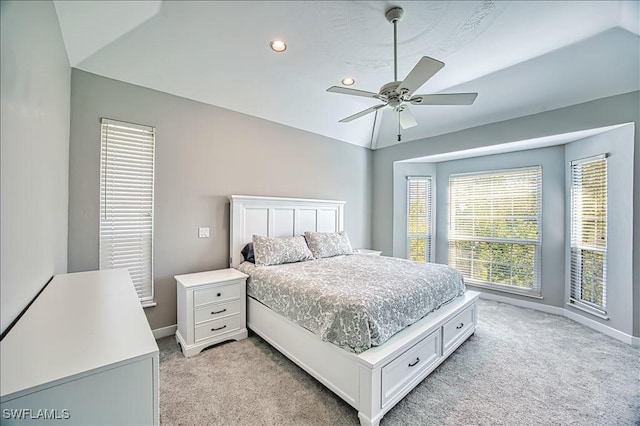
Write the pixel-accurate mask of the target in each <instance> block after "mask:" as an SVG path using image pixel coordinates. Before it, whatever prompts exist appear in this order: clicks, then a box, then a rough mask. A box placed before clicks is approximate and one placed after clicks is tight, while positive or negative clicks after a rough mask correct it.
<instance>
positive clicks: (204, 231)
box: [198, 228, 209, 238]
mask: <svg viewBox="0 0 640 426" xmlns="http://www.w3.org/2000/svg"><path fill="white" fill-rule="evenodd" d="M198 238H209V228H198Z"/></svg>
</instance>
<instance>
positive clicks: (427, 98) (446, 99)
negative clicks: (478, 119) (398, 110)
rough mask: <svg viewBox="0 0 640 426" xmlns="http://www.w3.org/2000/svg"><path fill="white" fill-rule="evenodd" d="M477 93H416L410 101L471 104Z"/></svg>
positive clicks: (420, 103) (414, 103) (436, 103)
mask: <svg viewBox="0 0 640 426" xmlns="http://www.w3.org/2000/svg"><path fill="white" fill-rule="evenodd" d="M477 96H478V94H477V93H441V94H437V95H415V96H413V97H412V98H411V99H409V102H411V103H412V104H413V105H471V104H472V103H473V102H474V101H475V100H476V97H477Z"/></svg>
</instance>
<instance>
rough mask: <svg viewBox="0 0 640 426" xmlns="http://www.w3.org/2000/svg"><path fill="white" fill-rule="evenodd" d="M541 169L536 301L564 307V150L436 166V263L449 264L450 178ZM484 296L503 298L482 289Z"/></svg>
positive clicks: (482, 158) (505, 155) (544, 149)
mask: <svg viewBox="0 0 640 426" xmlns="http://www.w3.org/2000/svg"><path fill="white" fill-rule="evenodd" d="M538 165H541V166H542V249H541V262H540V263H541V271H540V272H541V280H540V282H541V285H542V288H541V290H542V297H543V299H542V300H536V301H537V302H540V303H544V304H546V305H552V306H562V304H563V301H564V250H565V245H564V234H565V233H564V229H565V222H564V213H565V210H564V199H565V197H564V147H563V146H554V147H550V148H541V149H533V150H527V151H520V152H513V153H508V154H499V155H489V156H486V157H477V158H467V159H464V160H456V161H447V162H443V163H438V164H437V169H438V174H437V180H438V186H437V190H436V191H437V193H436V196H437V197H438V200H439V202H438V203H437V204H436V211H437V217H438V218H439V220H437V222H436V234H437V238H436V261H437V262H438V263H444V264H446V263H447V262H448V248H449V246H448V243H449V240H448V226H449V224H448V216H449V176H450V175H452V174H456V173H471V172H482V171H490V170H501V169H514V168H518V167H527V166H538ZM481 291H483V292H485V293H495V294H500V295H504V293H501V292H495V291H493V290H490V289H486V288H483V289H481ZM509 297H514V298H521V299H524V300H532V299H531V298H529V297H526V296H520V295H515V294H509Z"/></svg>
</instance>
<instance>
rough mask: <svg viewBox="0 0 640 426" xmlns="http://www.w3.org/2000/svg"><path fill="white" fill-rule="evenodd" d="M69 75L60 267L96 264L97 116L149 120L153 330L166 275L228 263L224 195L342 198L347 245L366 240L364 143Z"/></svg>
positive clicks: (165, 318)
mask: <svg viewBox="0 0 640 426" xmlns="http://www.w3.org/2000/svg"><path fill="white" fill-rule="evenodd" d="M71 82H72V83H71V84H72V87H71V144H70V173H69V194H70V197H69V270H70V271H81V270H89V269H97V268H98V219H99V218H98V214H97V212H98V205H99V204H98V203H99V192H98V190H99V164H100V118H101V117H108V118H112V119H116V120H123V121H130V122H134V123H140V124H147V125H152V126H155V127H156V128H157V135H156V180H155V234H154V238H155V250H154V256H155V259H154V265H155V266H154V268H155V271H154V272H155V293H156V301H157V303H158V306H157V307H154V308H147V309H145V312H146V313H147V317H148V319H149V321H150V324H151V327H152V328H153V329H156V328H160V327H165V326H169V325H173V324H175V323H176V284H175V281H174V279H173V276H174V275H176V274H184V273H190V272H197V271H203V270H209V269H216V268H225V267H228V257H229V249H228V247H229V235H228V229H229V205H228V199H227V197H228V196H229V195H230V194H243V195H269V196H289V197H303V198H321V199H338V200H345V201H346V202H347V204H346V206H345V230H346V231H347V232H348V233H349V238H350V240H351V242H352V244H353V245H354V247H369V246H370V230H371V220H370V212H371V205H370V204H371V194H370V192H371V185H370V182H371V169H370V168H371V151H369V150H368V149H365V148H360V147H357V146H354V145H350V144H346V143H344V142H339V141H336V140H332V139H328V138H326V137H323V136H319V135H315V134H311V133H307V132H304V131H301V130H296V129H293V128H290V127H287V126H283V125H280V124H276V123H273V122H270V121H266V120H262V119H259V118H255V117H251V116H248V115H244V114H240V113H237V112H233V111H230V110H226V109H222V108H217V107H214V106H211V105H206V104H202V103H199V102H195V101H191V100H187V99H184V98H180V97H177V96H173V95H168V94H166V93H161V92H158V91H154V90H150V89H145V88H142V87H139V86H134V85H131V84H126V83H122V82H119V81H116V80H111V79H107V78H104V77H99V76H96V75H93V74H89V73H86V72H83V71H79V70H75V69H74V70H73V72H72V77H71ZM199 226H208V227H210V228H211V238H209V239H199V238H198V237H197V235H198V233H197V228H198V227H199Z"/></svg>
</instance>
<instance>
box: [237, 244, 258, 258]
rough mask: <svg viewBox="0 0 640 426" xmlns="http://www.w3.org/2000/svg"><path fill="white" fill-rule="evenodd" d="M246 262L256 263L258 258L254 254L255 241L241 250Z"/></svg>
mask: <svg viewBox="0 0 640 426" xmlns="http://www.w3.org/2000/svg"><path fill="white" fill-rule="evenodd" d="M240 253H242V257H244V260H245V261H246V262H251V263H256V259H255V257H254V254H253V243H249V244H247V245H246V246H244V248H243V249H242V251H241V252H240Z"/></svg>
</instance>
